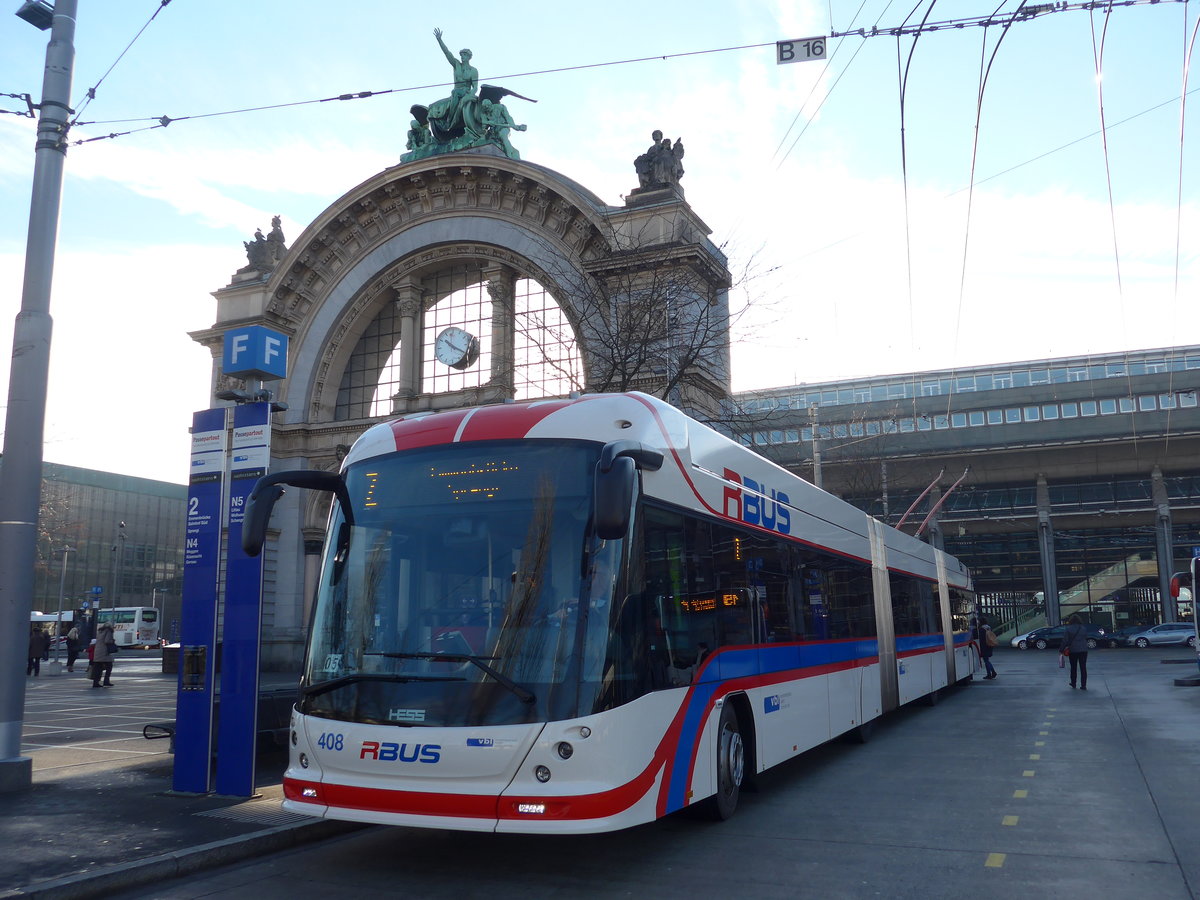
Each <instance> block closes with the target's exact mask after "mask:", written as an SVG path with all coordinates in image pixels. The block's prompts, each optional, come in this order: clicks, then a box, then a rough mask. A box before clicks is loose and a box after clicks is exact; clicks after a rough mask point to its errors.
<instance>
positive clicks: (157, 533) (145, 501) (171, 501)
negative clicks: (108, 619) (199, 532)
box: [0, 461, 187, 639]
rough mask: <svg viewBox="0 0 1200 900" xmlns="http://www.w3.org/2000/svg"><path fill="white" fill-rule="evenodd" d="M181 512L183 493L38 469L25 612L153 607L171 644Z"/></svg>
mask: <svg viewBox="0 0 1200 900" xmlns="http://www.w3.org/2000/svg"><path fill="white" fill-rule="evenodd" d="M2 464H3V463H2V461H0V465H2ZM186 506H187V487H186V486H185V485H181V484H172V483H170V482H166V481H155V480H152V479H149V478H138V477H136V476H132V475H117V474H114V473H111V472H99V471H95V470H93V469H83V468H78V467H76V466H66V465H60V464H58V463H51V462H47V463H43V465H42V499H41V510H40V517H39V525H38V542H37V563H36V569H35V572H34V586H33V597H32V598H31V603H30V608H31V609H32V610H34V611H36V612H45V613H56V612H58V609H59V603H60V601H61V603H62V609H63V611H64V613H69V612H72V611H80V612H83V611H89V612H90V611H92V610H94V609H95V608H96V607H97V605H99V606H100V607H102V608H109V607H112V606H154V607H157V608H158V609H159V610H160V611H161V619H160V623H161V632H162V636H163V637H165V638H168V639H171V638H172V625H173V624H174V625H175V627H176V628H177V626H178V620H179V609H180V599H181V594H180V588H181V578H182V574H183V549H184V548H183V544H184V523H185V520H186V516H185V511H186ZM64 548H67V549H66V550H65V552H64Z"/></svg>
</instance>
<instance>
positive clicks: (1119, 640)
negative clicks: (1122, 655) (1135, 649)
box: [1104, 625, 1150, 647]
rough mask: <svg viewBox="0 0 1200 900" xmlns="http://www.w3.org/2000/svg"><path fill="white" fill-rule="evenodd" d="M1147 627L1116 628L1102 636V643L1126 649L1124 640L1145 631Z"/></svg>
mask: <svg viewBox="0 0 1200 900" xmlns="http://www.w3.org/2000/svg"><path fill="white" fill-rule="evenodd" d="M1149 627H1150V626H1149V625H1125V626H1124V627H1122V628H1118V629H1117V630H1116V631H1110V632H1108V633H1107V634H1105V635H1104V643H1106V644H1107V645H1108V646H1110V647H1128V646H1129V644H1127V643H1126V640H1127V639H1128V638H1129V637H1130V636H1131V635H1134V634H1137V633H1138V632H1139V631H1145V630H1146V629H1147V628H1149Z"/></svg>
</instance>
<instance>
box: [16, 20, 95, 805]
mask: <svg viewBox="0 0 1200 900" xmlns="http://www.w3.org/2000/svg"><path fill="white" fill-rule="evenodd" d="M76 7H77V2H76V0H56V2H55V4H54V20H53V24H52V25H51V30H50V43H49V45H48V46H47V47H46V71H45V75H44V77H43V81H42V102H41V104H40V116H39V119H38V126H37V143H36V144H35V145H34V167H33V191H32V195H31V197H30V203H29V232H28V237H27V240H26V246H25V280H24V284H23V288H22V291H21V311H20V312H19V313H18V314H17V318H16V323H15V326H14V328H13V352H12V368H11V370H10V376H9V382H8V412H7V414H6V417H5V428H4V455H3V458H2V461H0V661H2V662H0V792H6V791H18V790H24V789H26V788H28V787H30V786H31V785H32V784H33V760H31V759H30V758H29V757H23V756H21V729H22V727H23V724H24V715H25V676H24V673H23V672H22V671H21V668H22V666H21V662H20V661H21V660H23V659H27V658H28V653H27V652H26V651H27V649H28V648H27V646H26V643H27V641H28V639H29V628H30V626H29V614H30V611H31V609H32V606H33V584H34V582H33V568H34V564H35V563H36V561H37V520H38V507H39V501H40V499H41V488H42V439H43V433H44V431H45V425H46V385H47V382H48V380H49V373H50V331H51V320H50V285H51V281H52V279H53V275H54V250H55V242H56V240H57V237H58V217H59V209H60V206H61V203H62V183H63V170H64V168H65V163H66V153H67V128H68V117H69V115H70V111H71V109H70V103H71V78H72V74H73V70H74V63H75V44H74V41H75V11H76Z"/></svg>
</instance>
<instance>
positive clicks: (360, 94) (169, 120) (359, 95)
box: [75, 41, 775, 143]
mask: <svg viewBox="0 0 1200 900" xmlns="http://www.w3.org/2000/svg"><path fill="white" fill-rule="evenodd" d="M774 46H775V41H764V42H761V43H757V44H740V45H737V46H734V47H715V48H710V49H708V50H686V51H683V52H680V53H664V54H659V55H657V56H639V57H633V58H630V59H617V60H609V61H608V62H598V63H582V64H580V65H574V66H558V67H556V68H553V69H537V70H532V71H528V72H511V73H509V74H506V75H489V76H487V79H488V80H494V81H498V80H502V79H503V80H512V79H516V78H531V77H533V76H535V75H554V74H558V73H560V72H577V71H582V70H585V69H600V68H605V67H608V66H624V65H631V64H633V63H643V62H654V61H656V60H667V59H680V58H684V57H689V56H705V55H708V54H712V53H730V52H733V51H735V50H755V49H758V48H761V47H774ZM481 80H482V79H481ZM450 86H453V82H450V81H438V82H434V83H432V84H421V85H412V86H410V87H402V88H384V89H383V90H378V91H356V92H353V93H348V94H338V95H336V96H333V97H321V98H318V99H313V100H294V101H291V102H288V103H271V104H264V105H261V106H248V107H241V108H238V109H227V110H220V111H217V112H211V113H199V114H196V115H190V116H143V117H139V118H132V119H98V120H93V121H90V122H76V123H75V124H78V125H120V124H124V123H126V122H154V123H156V124H154V125H147V126H146V127H145V128H137V129H131V130H130V131H123V132H119V133H114V134H110V135H102V136H100V137H96V138H89V139H87V140H89V141H94V140H104V139H106V138H110V137H123V136H124V135H127V134H134V133H136V132H138V131H149V130H151V129H154V128H166V127H167V126H168V125H171V124H173V123H175V122H185V121H189V120H191V119H211V118H215V117H217V116H232V115H238V114H241V113H248V112H266V111H268V110H273V109H286V108H288V107H292V106H307V105H311V104H314V103H329V102H331V101H334V100H361V99H365V98H367V97H380V96H383V95H384V94H402V93H410V92H412V91H425V90H430V89H432V88H436V87H450ZM85 142H86V141H77V142H76V143H85Z"/></svg>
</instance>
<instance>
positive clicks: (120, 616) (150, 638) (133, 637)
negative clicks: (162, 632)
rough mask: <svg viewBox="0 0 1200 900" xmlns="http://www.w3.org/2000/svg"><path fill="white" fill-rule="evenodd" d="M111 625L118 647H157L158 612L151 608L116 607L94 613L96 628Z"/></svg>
mask: <svg viewBox="0 0 1200 900" xmlns="http://www.w3.org/2000/svg"><path fill="white" fill-rule="evenodd" d="M101 625H111V626H112V630H113V640H115V641H116V642H117V646H119V647H157V646H159V627H160V626H159V621H158V610H157V609H155V608H154V607H152V606H116V607H113V608H111V609H101V610H98V611H97V612H96V627H97V628H99V627H100V626H101Z"/></svg>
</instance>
